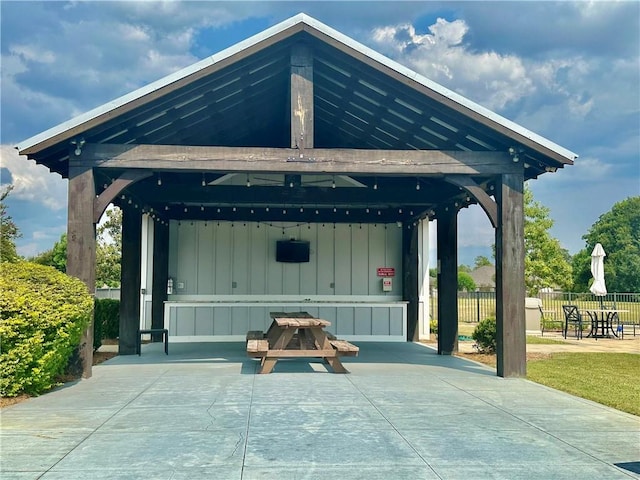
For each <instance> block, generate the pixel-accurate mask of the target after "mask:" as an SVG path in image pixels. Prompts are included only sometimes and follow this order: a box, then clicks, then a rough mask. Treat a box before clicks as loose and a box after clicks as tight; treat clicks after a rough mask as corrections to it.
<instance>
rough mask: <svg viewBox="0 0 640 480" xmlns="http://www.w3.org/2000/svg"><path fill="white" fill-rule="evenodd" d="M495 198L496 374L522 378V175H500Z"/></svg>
mask: <svg viewBox="0 0 640 480" xmlns="http://www.w3.org/2000/svg"><path fill="white" fill-rule="evenodd" d="M496 197H497V201H498V215H499V216H498V218H499V223H498V228H497V229H496V337H497V373H498V375H499V376H501V377H524V376H525V375H526V368H527V362H526V324H525V308H524V298H525V287H524V175H523V174H522V173H521V174H519V175H514V174H511V175H502V176H501V182H500V184H499V185H498V186H497V187H496Z"/></svg>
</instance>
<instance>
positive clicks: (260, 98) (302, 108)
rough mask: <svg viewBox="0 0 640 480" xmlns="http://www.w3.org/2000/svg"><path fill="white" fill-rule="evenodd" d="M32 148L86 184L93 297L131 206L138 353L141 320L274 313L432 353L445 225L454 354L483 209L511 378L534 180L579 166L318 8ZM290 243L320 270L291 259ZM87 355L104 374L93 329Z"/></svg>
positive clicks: (447, 315) (41, 159)
mask: <svg viewBox="0 0 640 480" xmlns="http://www.w3.org/2000/svg"><path fill="white" fill-rule="evenodd" d="M17 148H18V150H19V153H20V154H22V155H26V156H27V157H28V158H29V159H33V160H35V161H36V162H37V163H38V164H42V165H45V166H47V167H48V168H49V169H50V170H51V171H52V172H56V173H58V174H60V175H62V176H63V177H64V178H68V179H69V207H68V237H67V241H68V247H67V248H68V259H67V272H68V273H69V274H71V275H74V276H76V277H78V278H80V279H81V280H83V281H84V282H85V283H86V284H87V286H88V288H89V290H90V291H91V292H94V291H95V246H96V224H97V223H98V222H99V220H100V218H101V216H102V214H103V213H104V211H105V209H106V208H107V206H108V205H109V204H114V205H117V206H118V207H119V208H121V209H122V212H123V230H122V235H123V250H122V285H121V315H120V317H121V319H120V322H121V324H120V337H119V353H120V354H121V355H126V354H134V353H135V347H136V336H137V330H138V328H139V327H140V326H141V325H149V326H152V327H155V328H158V327H162V326H168V327H169V329H170V332H171V337H172V339H176V340H177V339H180V338H182V339H183V340H185V341H186V340H189V341H194V340H197V337H199V336H203V338H207V339H211V338H214V337H215V338H219V339H234V338H238V335H239V334H241V332H242V331H243V330H246V329H247V328H248V327H253V328H255V326H256V324H257V325H258V326H260V322H263V321H265V320H263V319H262V317H263V316H265V317H266V315H263V313H264V312H266V311H268V309H269V308H270V307H271V306H272V305H274V304H277V305H283V306H285V307H286V306H294V307H296V308H302V307H303V306H304V307H307V308H306V309H315V310H314V311H315V312H319V314H323V312H325V313H327V312H328V313H329V314H331V315H334V319H333V320H334V321H336V325H337V327H336V328H338V329H342V331H339V332H338V333H339V334H341V335H345V334H346V335H347V336H348V335H349V334H351V335H352V336H353V338H364V337H371V338H376V337H375V336H376V335H383V336H385V335H386V336H388V337H389V338H391V337H393V338H395V339H397V338H402V339H403V340H404V341H414V340H417V339H418V337H419V334H420V331H421V328H422V327H420V325H421V322H422V321H426V318H425V316H426V314H425V313H424V312H425V309H424V301H425V300H424V296H423V295H422V294H421V292H422V290H424V289H425V282H427V283H428V261H427V258H428V252H426V251H424V250H425V246H426V242H427V238H428V235H427V232H428V228H429V221H430V220H433V219H435V220H437V246H436V247H437V270H438V319H439V332H438V353H439V354H442V355H450V354H452V353H453V352H455V351H456V350H457V323H458V314H457V236H458V235H457V214H458V211H459V210H460V209H462V208H465V207H467V206H469V205H471V204H479V205H480V206H481V207H482V208H483V210H484V211H485V212H486V214H487V217H488V218H489V220H490V222H491V224H492V225H493V227H494V228H495V239H496V242H495V243H496V292H497V295H496V317H497V328H498V352H497V358H498V365H497V374H498V375H500V376H504V377H511V376H523V375H524V374H525V367H526V365H525V308H524V297H525V290H524V242H523V228H524V214H523V188H524V181H525V180H528V179H532V178H536V177H537V176H539V175H541V174H543V173H547V172H555V171H556V170H557V169H558V168H562V167H564V166H565V165H571V164H572V163H573V161H574V159H575V158H576V155H575V154H574V153H572V152H570V151H568V150H566V149H564V148H562V147H560V146H558V145H556V144H554V143H553V142H551V141H549V140H546V139H544V138H542V137H541V136H539V135H536V134H535V133H533V132H531V131H528V130H527V129H525V128H523V127H521V126H519V125H517V124H515V123H513V122H511V121H509V120H507V119H505V118H503V117H501V116H499V115H497V114H495V113H493V112H491V111H489V110H487V109H485V108H483V107H481V106H479V105H477V104H475V103H473V102H471V101H469V100H467V99H466V98H463V97H462V96H460V95H458V94H456V93H454V92H452V91H450V90H447V89H446V88H444V87H442V86H440V85H438V84H436V83H434V82H432V81H430V80H428V79H427V78H425V77H423V76H421V75H419V74H417V73H415V72H413V71H411V70H409V69H407V68H405V67H403V66H402V65H399V64H398V63H396V62H394V61H392V60H390V59H388V58H386V57H384V56H382V55H380V54H378V53H376V52H375V51H373V50H371V49H369V48H367V47H365V46H363V45H361V44H359V43H358V42H356V41H354V40H352V39H351V38H349V37H346V36H345V35H343V34H341V33H339V32H337V31H335V30H333V29H331V28H330V27H328V26H326V25H324V24H322V23H320V22H318V21H317V20H315V19H313V18H310V17H309V16H307V15H304V14H299V15H297V16H295V17H292V18H290V19H288V20H286V21H284V22H282V23H280V24H278V25H275V26H273V27H271V28H269V29H267V30H265V31H264V32H262V33H260V34H257V35H255V36H253V37H251V38H249V39H247V40H245V41H242V42H240V43H238V44H236V45H234V46H232V47H230V48H228V49H226V50H223V51H222V52H220V53H217V54H215V55H213V56H211V57H209V58H206V59H204V60H202V61H200V62H198V63H196V64H194V65H192V66H189V67H187V68H185V69H183V70H180V71H178V72H176V73H175V74H172V75H169V76H167V77H165V78H163V79H161V80H158V81H156V82H154V83H152V84H150V85H147V86H145V87H143V88H140V89H138V90H136V91H134V92H132V93H130V94H128V95H125V96H123V97H121V98H119V99H116V100H114V101H112V102H109V103H107V104H105V105H103V106H101V107H98V108H96V109H94V110H91V111H89V112H87V113H86V114H83V115H80V116H78V117H76V118H74V119H72V120H70V121H68V122H65V123H63V124H61V125H58V126H56V127H54V128H51V129H49V130H47V131H45V132H43V133H41V134H39V135H36V136H35V137H32V138H30V139H27V140H25V141H24V142H22V143H21V144H20V145H18V147H17ZM278 240H283V241H284V242H282V245H283V248H288V247H286V245H285V244H287V242H288V243H289V244H297V245H298V246H300V245H301V246H302V247H301V248H302V249H303V253H302V257H299V258H296V255H295V254H294V258H293V259H292V258H278V256H277V255H279V253H278V252H276V248H278V249H279V248H280V246H279V245H280V244H279V243H278ZM292 240H293V242H292ZM277 245H278V246H277ZM289 247H291V245H289ZM423 251H424V254H423ZM389 280H393V281H389ZM427 289H428V287H427ZM147 303H148V304H149V308H146V307H145V305H146V304H147ZM426 311H427V312H428V309H427V310H426ZM145 322H146V323H145ZM427 323H428V322H427ZM358 336H360V337H358ZM81 353H82V358H83V364H84V375H85V376H90V375H91V363H92V329H91V328H90V329H88V331H87V332H86V334H85V336H84V344H83V346H82V349H81Z"/></svg>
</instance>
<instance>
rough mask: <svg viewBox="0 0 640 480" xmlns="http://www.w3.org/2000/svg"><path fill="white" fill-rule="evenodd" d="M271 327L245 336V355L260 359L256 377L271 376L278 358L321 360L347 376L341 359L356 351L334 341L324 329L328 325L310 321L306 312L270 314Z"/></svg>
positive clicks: (351, 347) (355, 353)
mask: <svg viewBox="0 0 640 480" xmlns="http://www.w3.org/2000/svg"><path fill="white" fill-rule="evenodd" d="M269 315H270V316H271V318H272V323H271V326H270V327H269V329H268V330H267V332H266V333H264V332H262V331H261V330H256V331H250V332H248V333H247V354H248V355H249V356H250V357H257V358H260V367H261V368H260V371H259V373H271V371H272V370H273V367H274V366H275V365H276V363H277V361H278V360H279V359H281V358H295V357H315V358H322V359H323V361H324V362H325V363H327V364H329V365H330V366H331V369H332V370H333V372H334V373H349V372H348V371H347V369H346V368H344V366H343V365H342V362H341V361H340V357H341V356H357V355H358V352H359V350H360V349H359V348H358V347H357V346H355V345H353V344H351V343H349V342H347V341H345V340H338V339H337V338H335V337H334V336H333V335H331V334H330V333H328V332H326V331H325V330H324V329H325V328H326V327H328V326H330V325H331V322H329V321H327V320H322V319H319V318H314V317H313V316H312V315H309V314H308V313H307V312H270V314H269Z"/></svg>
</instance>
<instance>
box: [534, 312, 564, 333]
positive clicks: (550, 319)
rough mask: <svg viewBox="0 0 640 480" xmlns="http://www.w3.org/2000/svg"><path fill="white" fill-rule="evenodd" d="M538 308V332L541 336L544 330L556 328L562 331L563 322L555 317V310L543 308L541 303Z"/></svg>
mask: <svg viewBox="0 0 640 480" xmlns="http://www.w3.org/2000/svg"><path fill="white" fill-rule="evenodd" d="M538 309H539V310H540V332H541V334H542V336H543V337H544V332H545V331H549V330H556V329H557V330H560V331H563V329H564V322H563V321H562V320H557V319H556V318H555V312H553V311H552V310H544V309H543V308H542V305H539V306H538Z"/></svg>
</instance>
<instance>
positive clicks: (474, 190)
mask: <svg viewBox="0 0 640 480" xmlns="http://www.w3.org/2000/svg"><path fill="white" fill-rule="evenodd" d="M444 179H445V181H447V182H449V183H451V184H452V185H457V186H458V187H460V188H464V189H465V191H467V192H468V193H469V195H471V196H472V197H473V198H475V199H476V200H477V201H478V204H479V205H480V206H481V207H482V209H483V210H484V211H485V213H486V214H487V217H489V221H490V222H491V225H492V226H493V228H496V227H497V226H498V205H497V204H496V202H494V201H493V199H492V198H491V197H490V196H489V195H488V194H487V192H485V191H484V189H483V188H482V187H481V186H480V185H478V184H477V183H476V182H475V181H474V180H473V178H471V177H469V176H467V175H457V176H447V177H445V178H444Z"/></svg>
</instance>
